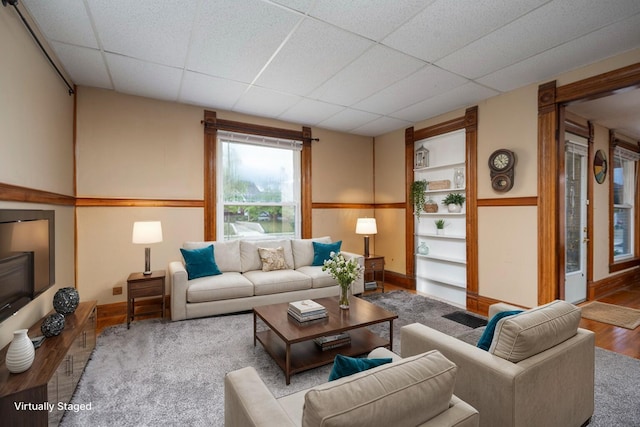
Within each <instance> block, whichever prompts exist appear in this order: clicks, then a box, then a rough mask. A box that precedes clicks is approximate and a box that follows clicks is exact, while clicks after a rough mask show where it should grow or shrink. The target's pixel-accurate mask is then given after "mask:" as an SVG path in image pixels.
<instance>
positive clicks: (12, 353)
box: [6, 329, 36, 374]
mask: <svg viewBox="0 0 640 427" xmlns="http://www.w3.org/2000/svg"><path fill="white" fill-rule="evenodd" d="M35 355H36V351H35V349H34V348H33V343H32V342H31V339H30V338H29V336H28V335H27V330H26V329H18V330H17V331H14V332H13V340H12V341H11V344H9V349H8V350H7V359H6V365H7V369H8V370H9V372H12V373H14V374H19V373H20V372H24V371H26V370H27V369H29V368H30V367H31V364H32V363H33V359H34V357H35Z"/></svg>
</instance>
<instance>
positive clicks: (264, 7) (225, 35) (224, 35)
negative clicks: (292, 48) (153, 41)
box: [187, 0, 300, 83]
mask: <svg viewBox="0 0 640 427" xmlns="http://www.w3.org/2000/svg"><path fill="white" fill-rule="evenodd" d="M299 20H300V17H299V15H297V14H295V13H292V12H289V11H287V10H285V9H283V8H281V7H276V6H273V5H269V4H267V3H264V2H261V1H258V0H235V1H233V2H230V1H225V0H210V1H207V2H203V4H202V6H201V10H200V11H199V14H198V17H197V22H196V24H195V26H194V30H193V35H192V43H191V46H190V51H189V57H188V59H187V68H188V69H189V70H191V71H197V72H200V73H204V74H209V75H211V76H216V77H223V78H228V79H232V80H237V81H241V82H245V83H251V82H252V81H253V80H254V78H255V77H256V76H257V75H258V73H259V72H260V70H261V69H262V67H263V66H264V65H265V64H266V63H267V61H268V60H269V58H270V57H271V55H272V54H273V53H274V52H275V51H276V49H277V48H278V47H279V46H280V44H281V43H282V42H283V41H284V40H285V38H286V37H287V35H288V34H289V32H290V31H291V30H292V29H293V28H294V26H295V25H296V23H297V22H298V21H299Z"/></svg>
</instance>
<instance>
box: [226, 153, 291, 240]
mask: <svg viewBox="0 0 640 427" xmlns="http://www.w3.org/2000/svg"><path fill="white" fill-rule="evenodd" d="M221 147H222V177H221V178H222V194H223V203H222V209H221V211H222V212H223V215H224V228H223V229H224V240H231V239H239V238H256V239H259V238H267V237H268V238H272V237H280V236H282V237H295V236H297V235H298V233H297V232H296V227H297V224H298V222H299V221H298V217H299V214H298V212H299V208H298V206H299V199H300V197H299V193H300V184H299V172H298V171H299V163H300V160H299V159H300V153H299V152H298V151H294V150H288V149H282V148H274V147H267V146H258V145H249V144H241V143H234V142H228V141H222V144H221Z"/></svg>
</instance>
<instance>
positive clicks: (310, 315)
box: [288, 299, 327, 322]
mask: <svg viewBox="0 0 640 427" xmlns="http://www.w3.org/2000/svg"><path fill="white" fill-rule="evenodd" d="M288 313H289V316H291V317H293V318H294V319H295V320H297V321H298V322H308V321H310V320H318V319H324V318H325V317H327V309H326V308H324V307H323V306H322V305H320V304H318V303H317V302H315V301H313V300H310V299H306V300H302V301H294V302H290V303H289V310H288Z"/></svg>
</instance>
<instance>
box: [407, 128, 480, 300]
mask: <svg viewBox="0 0 640 427" xmlns="http://www.w3.org/2000/svg"><path fill="white" fill-rule="evenodd" d="M421 147H422V148H426V149H427V150H428V151H429V155H428V159H429V160H428V165H427V166H426V167H420V168H415V169H414V171H413V172H414V180H426V181H431V182H433V181H442V180H449V181H450V182H451V186H450V188H444V189H437V190H427V191H425V194H426V196H427V199H431V200H433V201H434V202H436V203H437V204H438V212H434V213H427V212H422V213H420V215H415V216H414V218H415V223H414V225H415V239H414V240H415V245H416V246H415V261H416V262H415V265H416V271H415V274H416V289H417V290H418V291H420V292H423V293H425V294H427V295H432V296H434V297H436V298H440V299H444V300H447V301H450V302H451V303H453V304H455V305H458V306H462V307H464V306H466V288H467V283H466V282H467V275H466V271H467V261H466V255H467V254H466V221H467V219H466V211H465V209H464V206H463V209H462V212H448V210H447V207H446V206H444V205H443V204H442V200H443V199H444V198H445V197H446V196H447V194H450V193H463V194H464V193H465V192H466V170H465V153H466V141H465V132H464V131H463V130H461V131H455V132H451V133H448V134H445V135H440V136H437V137H434V138H428V139H425V140H422V141H417V142H416V143H415V146H414V149H418V148H421ZM460 169H461V170H462V171H464V175H465V180H464V184H462V185H460V188H455V186H456V185H455V183H456V180H455V172H456V170H460ZM458 184H460V182H459V181H458ZM436 219H444V220H445V222H446V226H445V232H444V234H438V233H436V227H435V223H434V220H436ZM420 245H423V246H424V245H427V246H428V253H426V254H424V253H419V250H418V247H419V246H420ZM423 249H424V248H423Z"/></svg>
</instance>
